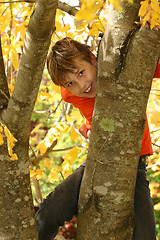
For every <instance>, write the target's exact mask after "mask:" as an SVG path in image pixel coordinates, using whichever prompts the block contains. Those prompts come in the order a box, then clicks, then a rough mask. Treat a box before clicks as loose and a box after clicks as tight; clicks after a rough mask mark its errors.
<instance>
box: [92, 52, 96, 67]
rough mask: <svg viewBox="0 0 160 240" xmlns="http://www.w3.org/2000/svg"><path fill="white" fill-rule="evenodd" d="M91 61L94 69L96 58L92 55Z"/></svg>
mask: <svg viewBox="0 0 160 240" xmlns="http://www.w3.org/2000/svg"><path fill="white" fill-rule="evenodd" d="M91 61H92V64H93V65H94V66H95V67H96V66H97V60H96V57H95V55H94V54H93V53H91Z"/></svg>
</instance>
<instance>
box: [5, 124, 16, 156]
mask: <svg viewBox="0 0 160 240" xmlns="http://www.w3.org/2000/svg"><path fill="white" fill-rule="evenodd" d="M4 133H5V135H6V137H7V146H8V153H9V155H10V156H11V160H18V157H17V155H16V154H14V153H13V148H14V146H15V143H16V142H17V139H16V138H15V137H14V136H13V135H12V133H11V132H10V131H9V129H8V128H7V127H6V126H4Z"/></svg>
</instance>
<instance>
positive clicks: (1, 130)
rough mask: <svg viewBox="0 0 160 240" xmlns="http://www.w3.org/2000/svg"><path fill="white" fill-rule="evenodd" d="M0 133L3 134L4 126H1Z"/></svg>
mask: <svg viewBox="0 0 160 240" xmlns="http://www.w3.org/2000/svg"><path fill="white" fill-rule="evenodd" d="M0 132H1V133H2V132H3V127H2V125H0Z"/></svg>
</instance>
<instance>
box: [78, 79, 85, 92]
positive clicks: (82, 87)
mask: <svg viewBox="0 0 160 240" xmlns="http://www.w3.org/2000/svg"><path fill="white" fill-rule="evenodd" d="M79 88H80V89H81V90H82V91H85V82H84V81H79Z"/></svg>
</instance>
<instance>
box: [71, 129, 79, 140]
mask: <svg viewBox="0 0 160 240" xmlns="http://www.w3.org/2000/svg"><path fill="white" fill-rule="evenodd" d="M78 137H79V134H78V133H77V132H76V131H75V130H74V128H73V127H71V129H70V138H71V141H75V140H76V139H77V138H78Z"/></svg>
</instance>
